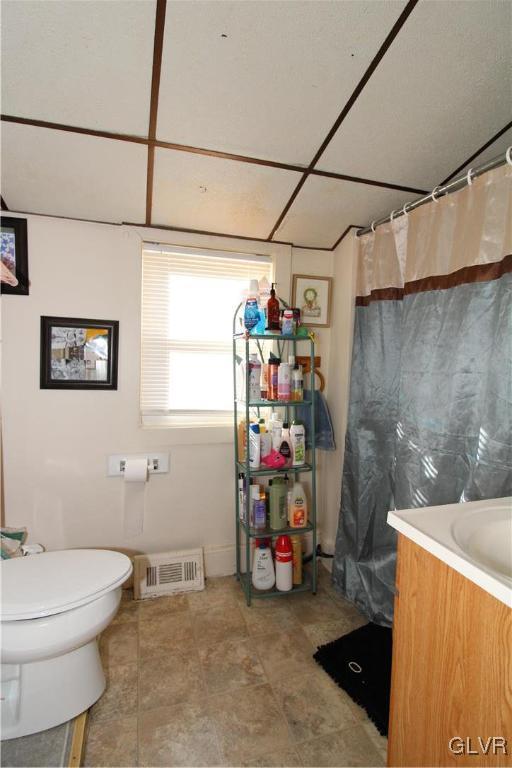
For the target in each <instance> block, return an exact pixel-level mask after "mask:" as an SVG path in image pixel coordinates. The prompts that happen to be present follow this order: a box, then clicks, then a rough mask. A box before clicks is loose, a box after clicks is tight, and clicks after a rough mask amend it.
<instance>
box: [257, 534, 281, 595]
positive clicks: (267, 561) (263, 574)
mask: <svg viewBox="0 0 512 768" xmlns="http://www.w3.org/2000/svg"><path fill="white" fill-rule="evenodd" d="M275 583H276V576H275V572H274V563H273V562H272V551H271V549H270V547H269V546H268V545H267V544H266V543H265V542H264V541H261V542H260V543H259V545H258V548H257V549H256V550H255V551H254V560H253V564H252V585H253V587H254V588H255V589H271V588H272V587H273V586H274V584H275Z"/></svg>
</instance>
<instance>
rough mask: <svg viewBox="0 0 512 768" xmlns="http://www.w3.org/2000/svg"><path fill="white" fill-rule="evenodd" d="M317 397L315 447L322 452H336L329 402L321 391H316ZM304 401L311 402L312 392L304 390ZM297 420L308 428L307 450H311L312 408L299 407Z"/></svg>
mask: <svg viewBox="0 0 512 768" xmlns="http://www.w3.org/2000/svg"><path fill="white" fill-rule="evenodd" d="M314 397H315V426H316V430H315V432H316V440H315V445H316V447H317V448H320V450H322V451H335V450H336V443H335V441H334V430H333V427H332V421H331V414H330V413H329V407H328V405H327V400H326V399H325V397H324V395H323V393H322V392H320V390H319V389H315V391H314ZM304 400H311V391H310V390H309V389H305V390H304ZM295 415H296V418H297V419H298V420H299V421H302V423H303V424H304V426H305V428H306V448H311V406H310V405H299V406H298V407H297V408H296V409H295Z"/></svg>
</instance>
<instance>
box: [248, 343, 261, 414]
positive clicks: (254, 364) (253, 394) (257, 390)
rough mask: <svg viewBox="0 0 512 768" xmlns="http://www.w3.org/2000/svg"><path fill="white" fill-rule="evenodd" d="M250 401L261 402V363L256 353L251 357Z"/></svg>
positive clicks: (252, 353)
mask: <svg viewBox="0 0 512 768" xmlns="http://www.w3.org/2000/svg"><path fill="white" fill-rule="evenodd" d="M249 400H251V401H253V402H254V401H255V400H261V363H260V361H259V360H258V355H257V353H256V352H251V354H250V355H249Z"/></svg>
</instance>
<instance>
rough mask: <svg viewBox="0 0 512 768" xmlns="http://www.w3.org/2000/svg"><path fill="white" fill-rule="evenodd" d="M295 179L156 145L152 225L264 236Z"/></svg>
mask: <svg viewBox="0 0 512 768" xmlns="http://www.w3.org/2000/svg"><path fill="white" fill-rule="evenodd" d="M299 179H300V174H299V173H295V172H293V171H283V170H280V169H277V168H269V167H267V166H259V165H248V164H246V163H238V162H233V161H230V160H219V159H218V158H213V157H205V156H202V155H195V154H188V153H185V152H174V151H173V150H170V149H159V148H157V149H156V150H155V171H154V186H153V218H152V223H153V224H157V225H165V226H173V227H181V228H184V229H201V230H206V231H209V232H225V233H233V234H237V235H245V236H247V237H267V236H268V233H269V232H270V230H271V229H272V226H273V225H274V223H275V221H276V220H277V218H278V216H279V214H280V213H281V211H282V209H283V208H284V206H285V204H286V202H287V200H288V198H289V197H290V195H291V193H292V191H293V189H294V188H295V186H296V184H297V183H298V181H299Z"/></svg>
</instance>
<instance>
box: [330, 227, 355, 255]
mask: <svg viewBox="0 0 512 768" xmlns="http://www.w3.org/2000/svg"><path fill="white" fill-rule="evenodd" d="M354 228H355V229H361V227H360V226H359V224H349V225H348V227H347V228H346V229H345V230H344V231H343V232H342V233H341V235H340V236H339V237H338V239H337V240H336V242H335V243H334V245H333V246H331V248H329V249H328V250H329V251H335V250H336V248H337V247H338V245H339V244H340V243H341V241H342V240H343V238H344V237H345V236H346V235H348V233H349V232H350V230H351V229H354Z"/></svg>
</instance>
